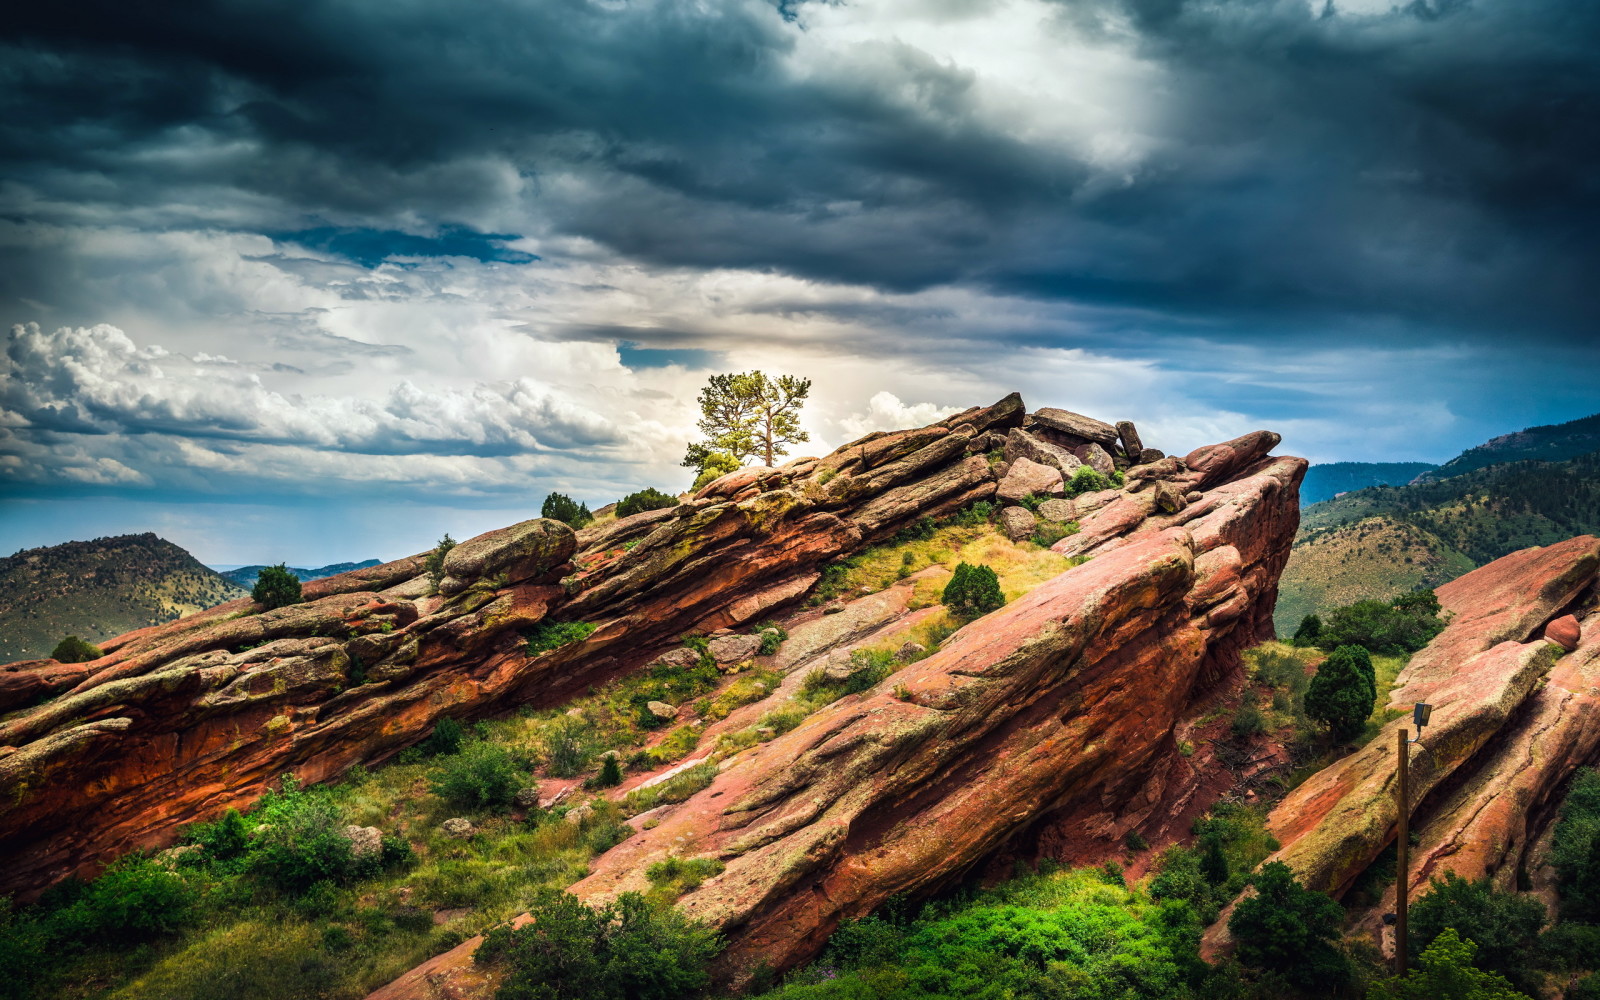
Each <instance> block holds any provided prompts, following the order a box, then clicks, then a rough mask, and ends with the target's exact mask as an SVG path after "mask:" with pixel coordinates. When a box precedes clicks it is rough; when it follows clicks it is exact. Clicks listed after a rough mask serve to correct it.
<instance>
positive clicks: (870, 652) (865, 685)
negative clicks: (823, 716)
mask: <svg viewBox="0 0 1600 1000" xmlns="http://www.w3.org/2000/svg"><path fill="white" fill-rule="evenodd" d="M898 666H899V664H898V663H897V662H895V657H894V654H893V653H891V652H890V651H888V650H886V649H858V650H856V651H854V652H853V653H851V654H850V673H849V674H848V675H846V676H845V677H843V678H838V679H835V678H830V677H828V676H827V674H826V673H824V672H823V670H822V669H821V668H818V669H816V670H813V671H811V673H809V674H807V675H806V679H805V682H804V683H803V684H801V686H800V700H802V701H805V702H809V705H808V706H807V707H808V708H809V711H808V712H807V714H810V712H811V711H816V709H817V708H820V707H822V706H823V705H826V704H829V703H830V702H834V701H838V700H839V699H840V698H843V697H844V696H845V695H847V694H859V693H860V692H862V691H867V690H869V689H871V688H874V687H877V686H878V683H879V682H880V681H882V680H883V679H884V678H886V677H888V676H889V675H890V674H892V673H894V671H895V668H896V667H898Z"/></svg>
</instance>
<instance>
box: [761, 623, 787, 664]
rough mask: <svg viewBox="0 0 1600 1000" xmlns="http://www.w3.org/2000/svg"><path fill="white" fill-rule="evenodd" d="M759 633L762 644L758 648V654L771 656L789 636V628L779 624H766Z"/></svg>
mask: <svg viewBox="0 0 1600 1000" xmlns="http://www.w3.org/2000/svg"><path fill="white" fill-rule="evenodd" d="M757 634H758V635H759V636H760V637H761V646H760V647H759V648H758V649H757V650H756V655H757V656H771V655H772V654H774V653H776V652H777V651H778V649H779V647H781V646H782V645H783V644H784V642H786V641H787V640H788V638H789V632H788V630H786V629H784V628H783V627H781V626H778V625H764V626H762V628H761V631H760V632H758V633H757Z"/></svg>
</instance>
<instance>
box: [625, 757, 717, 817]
mask: <svg viewBox="0 0 1600 1000" xmlns="http://www.w3.org/2000/svg"><path fill="white" fill-rule="evenodd" d="M716 776H717V765H716V764H714V763H711V762H710V761H707V762H706V763H704V764H696V765H695V766H694V767H690V768H685V769H684V770H682V771H679V772H678V773H677V774H675V775H673V776H672V777H670V778H668V779H667V780H666V781H659V782H657V783H655V784H653V785H650V786H649V787H647V788H635V789H634V790H633V791H631V792H629V793H628V794H627V795H626V796H624V797H623V799H622V811H623V813H624V814H626V815H628V816H637V815H639V814H640V813H642V812H645V811H646V810H649V809H654V808H655V807H656V806H659V805H665V804H666V803H669V802H682V801H683V800H684V799H687V798H688V797H689V796H691V795H693V794H694V793H695V792H698V791H700V789H702V788H707V787H709V786H710V785H711V782H712V781H713V780H714V779H715V778H716Z"/></svg>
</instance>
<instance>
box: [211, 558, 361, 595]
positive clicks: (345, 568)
mask: <svg viewBox="0 0 1600 1000" xmlns="http://www.w3.org/2000/svg"><path fill="white" fill-rule="evenodd" d="M376 565H378V560H377V559H363V560H362V561H361V562H343V563H330V564H329V565H327V566H318V567H317V568H316V569H301V568H300V567H299V566H290V567H289V572H291V573H293V574H294V575H295V576H298V577H299V578H300V582H301V583H305V582H306V581H307V580H321V579H323V578H324V577H329V576H338V575H339V574H340V573H348V572H350V571H351V570H353V569H366V568H367V567H369V566H376ZM264 569H266V567H265V566H240V567H239V568H238V569H229V570H223V571H222V573H221V576H222V578H223V579H225V580H228V581H230V582H231V583H233V584H234V585H236V586H239V587H243V588H244V589H245V590H249V589H250V588H251V587H254V586H255V585H256V577H258V576H260V575H261V571H262V570H264Z"/></svg>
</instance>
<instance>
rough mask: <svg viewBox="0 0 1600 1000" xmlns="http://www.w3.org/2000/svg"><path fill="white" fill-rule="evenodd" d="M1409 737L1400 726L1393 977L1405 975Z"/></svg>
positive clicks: (1408, 883) (1395, 842)
mask: <svg viewBox="0 0 1600 1000" xmlns="http://www.w3.org/2000/svg"><path fill="white" fill-rule="evenodd" d="M1408 742H1409V739H1408V737H1407V735H1406V731H1405V730H1404V729H1402V730H1400V770H1399V776H1400V781H1399V788H1398V789H1397V792H1398V796H1399V799H1400V829H1399V832H1398V833H1396V834H1395V841H1394V844H1395V867H1396V871H1397V872H1398V874H1397V876H1396V878H1395V886H1394V917H1395V920H1394V971H1395V975H1397V976H1404V975H1405V974H1406V906H1407V904H1408V902H1409V900H1408V899H1407V897H1408V896H1409V895H1410V891H1409V890H1410V882H1411V871H1410V868H1409V866H1408V865H1407V863H1406V848H1407V847H1409V846H1410V844H1409V843H1408V841H1409V840H1410V833H1409V832H1408V831H1407V829H1406V826H1407V821H1408V820H1409V819H1410V817H1409V816H1408V815H1407V813H1409V812H1410V809H1409V805H1410V802H1411V794H1410V789H1409V787H1408V786H1409V784H1410V775H1408V774H1407V773H1406V757H1407V756H1408V755H1407V753H1406V744H1407V743H1408Z"/></svg>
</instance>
